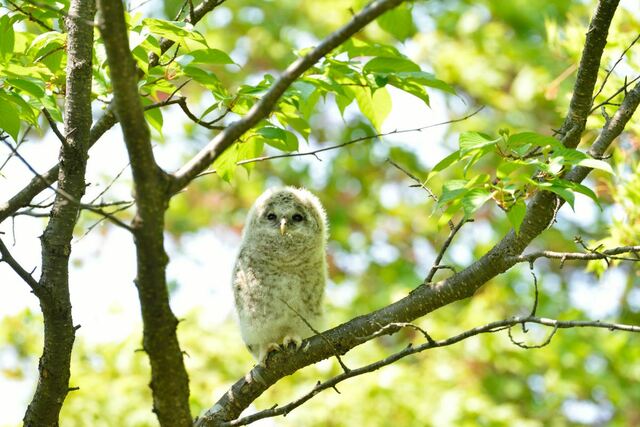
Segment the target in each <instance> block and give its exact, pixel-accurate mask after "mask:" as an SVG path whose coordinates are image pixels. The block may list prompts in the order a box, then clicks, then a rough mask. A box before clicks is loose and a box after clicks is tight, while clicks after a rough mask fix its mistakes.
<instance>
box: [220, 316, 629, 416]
mask: <svg viewBox="0 0 640 427" xmlns="http://www.w3.org/2000/svg"><path fill="white" fill-rule="evenodd" d="M525 323H536V324H539V325H544V326H549V327H552V328H553V332H552V333H551V334H550V335H549V336H548V337H547V339H546V340H545V341H544V342H543V343H542V344H538V345H526V344H523V343H521V342H518V341H515V340H513V339H512V342H513V343H514V344H515V345H517V346H519V347H521V348H525V349H530V348H539V347H543V346H545V345H547V344H549V342H550V341H551V338H552V337H553V335H554V334H555V331H557V330H558V329H570V328H602V329H608V330H610V331H625V332H635V333H640V326H636V325H624V324H619V323H604V322H600V321H589V320H573V321H561V320H555V319H547V318H542V317H534V316H529V317H514V318H512V319H506V320H501V321H497V322H492V323H488V324H486V325H484V326H479V327H476V328H473V329H469V330H467V331H465V332H463V333H461V334H458V335H455V336H453V337H450V338H446V339H443V340H439V341H434V340H429V339H427V342H426V343H424V344H421V345H419V346H416V347H414V346H412V345H411V344H410V345H409V346H408V347H406V348H405V349H404V350H401V351H399V352H397V353H394V354H392V355H391V356H389V357H386V358H385V359H382V360H379V361H377V362H374V363H370V364H368V365H365V366H362V367H360V368H357V369H352V370H350V371H347V372H343V373H341V374H340V375H337V376H335V377H333V378H331V379H329V380H326V381H323V382H318V383H317V384H316V385H315V387H313V389H312V390H311V391H309V392H308V393H306V394H304V395H303V396H301V397H300V398H298V399H296V400H294V401H293V402H291V403H289V404H287V405H284V406H279V407H274V408H271V409H267V410H264V411H260V412H257V413H255V414H252V415H249V416H246V417H243V418H240V419H238V420H235V421H230V422H225V423H221V424H220V426H225V427H231V426H242V425H247V424H251V423H253V422H255V421H258V420H261V419H264V418H270V417H275V416H278V415H287V414H289V413H290V412H291V411H293V410H294V409H295V408H297V407H298V406H300V405H302V404H303V403H305V402H307V401H308V400H310V399H311V398H313V397H314V396H316V395H317V394H318V393H320V392H321V391H323V390H327V389H330V388H335V387H336V385H338V384H339V383H341V382H343V381H345V380H347V379H349V378H353V377H357V376H360V375H363V374H366V373H370V372H373V371H377V370H378V369H380V368H383V367H384V366H387V365H390V364H392V363H395V362H397V361H398V360H400V359H403V358H405V357H407V356H410V355H413V354H416V353H420V352H423V351H425V350H430V349H432V348H438V347H447V346H450V345H453V344H457V343H459V342H460V341H463V340H465V339H467V338H471V337H474V336H477V335H480V334H487V333H495V332H499V331H502V330H504V329H507V330H508V331H509V333H510V331H511V328H512V327H513V326H516V325H518V324H525ZM401 327H412V328H417V326H415V325H413V324H411V323H406V324H403V325H400V326H398V327H397V328H395V330H394V332H396V331H398V330H399V329H400V328H401ZM418 329H420V328H418ZM385 332H386V331H385ZM385 334H386V333H385ZM510 337H511V335H510Z"/></svg>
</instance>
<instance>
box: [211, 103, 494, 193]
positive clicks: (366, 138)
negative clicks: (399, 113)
mask: <svg viewBox="0 0 640 427" xmlns="http://www.w3.org/2000/svg"><path fill="white" fill-rule="evenodd" d="M483 108H484V106H482V107H480V108H478V109H477V110H475V111H473V112H472V113H469V114H467V115H466V116H464V117H460V118H457V119H452V120H447V121H444V122H439V123H433V124H430V125H427V126H423V127H419V128H413V129H401V130H397V129H396V130H393V131H391V132H386V133H377V134H374V135H367V136H361V137H359V138H354V139H351V140H349V141H346V142H343V143H342V144H336V145H330V146H328V147H322V148H318V149H317V150H312V151H304V152H302V153H285V154H275V155H273V156H261V157H254V158H251V159H245V160H240V161H239V162H236V165H237V166H241V165H246V164H249V163H258V162H264V161H267V160H274V159H284V158H289V157H305V156H314V157H316V158H318V154H319V153H323V152H325V151H331V150H337V149H340V148H344V147H347V146H349V145H352V144H356V143H358V142H363V141H372V140H375V139H379V138H383V137H385V136H390V135H396V134H403V133H409V132H421V131H423V130H425V129H429V128H433V127H436V126H443V125H447V124H451V123H456V122H461V121H464V120H467V119H468V118H469V117H472V116H474V115H476V114H478V113H479V112H480V111H482V109H483ZM228 112H229V110H227V112H225V113H224V114H223V115H222V116H220V117H218V119H216V121H217V120H220V119H221V118H222V117H224V115H225V114H227V113H228ZM212 122H213V121H212ZM212 122H209V123H212ZM215 173H216V170H215V169H208V170H205V171H203V172H201V173H199V174H198V178H199V177H202V176H206V175H212V174H215ZM427 191H429V190H428V189H427Z"/></svg>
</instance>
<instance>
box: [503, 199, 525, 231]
mask: <svg viewBox="0 0 640 427" xmlns="http://www.w3.org/2000/svg"><path fill="white" fill-rule="evenodd" d="M526 213H527V205H526V204H525V203H524V200H517V201H516V202H515V203H514V204H513V205H511V207H510V208H509V210H508V211H507V218H508V219H509V222H510V223H511V226H512V227H513V229H514V230H515V232H516V234H518V233H520V226H521V225H522V220H523V219H524V215H525V214H526Z"/></svg>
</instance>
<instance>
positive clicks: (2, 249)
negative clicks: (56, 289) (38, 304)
mask: <svg viewBox="0 0 640 427" xmlns="http://www.w3.org/2000/svg"><path fill="white" fill-rule="evenodd" d="M0 255H2V258H0V262H6V263H7V264H8V265H9V267H11V269H13V271H15V272H16V274H17V275H18V276H20V278H21V279H22V280H24V281H25V283H26V284H27V285H29V287H30V288H31V291H32V292H33V293H34V294H35V295H36V296H38V297H39V295H40V284H39V283H38V282H37V281H36V279H34V278H33V276H32V275H31V273H29V272H28V271H27V270H25V269H24V268H23V267H22V266H21V265H20V264H19V263H18V261H16V260H15V259H14V258H13V256H11V252H9V249H8V248H7V247H6V246H5V244H4V242H3V241H2V239H0Z"/></svg>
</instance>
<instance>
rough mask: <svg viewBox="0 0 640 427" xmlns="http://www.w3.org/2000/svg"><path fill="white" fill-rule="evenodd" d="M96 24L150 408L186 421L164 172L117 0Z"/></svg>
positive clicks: (169, 426) (169, 425)
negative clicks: (121, 179) (126, 189)
mask: <svg viewBox="0 0 640 427" xmlns="http://www.w3.org/2000/svg"><path fill="white" fill-rule="evenodd" d="M97 3H98V9H99V11H100V13H101V18H100V22H99V24H98V27H99V29H100V32H101V34H102V37H103V39H104V44H105V48H106V52H107V60H108V63H109V69H110V71H111V81H112V85H113V104H114V111H115V114H116V116H117V118H118V121H119V122H120V125H121V127H122V133H123V134H124V140H125V145H126V147H127V152H128V153H129V161H130V163H131V170H132V173H133V181H134V187H135V200H136V206H137V212H136V216H135V218H134V220H133V224H132V227H133V233H134V236H135V244H136V255H137V277H136V280H135V284H136V287H137V289H138V296H139V299H140V307H141V310H142V321H143V334H144V338H143V348H144V350H145V351H146V353H147V354H148V356H149V361H150V364H151V383H150V387H151V391H152V394H153V408H154V412H155V413H156V415H157V417H158V420H159V422H160V425H162V426H163V427H180V426H189V425H191V424H192V422H191V414H190V409H189V379H188V377H187V372H186V369H185V367H184V361H183V358H182V351H181V350H180V345H179V343H178V337H177V334H176V329H177V326H178V320H177V319H176V317H175V316H174V314H173V312H172V311H171V307H170V306H169V292H168V290H167V280H166V265H167V262H168V258H167V255H166V253H165V250H164V236H163V233H164V214H165V210H166V208H167V205H168V204H167V202H168V201H167V197H166V195H167V184H168V180H167V176H166V174H165V172H164V171H163V170H162V169H161V168H160V167H159V166H158V165H157V163H156V161H155V159H154V156H153V150H152V146H151V139H150V134H149V128H148V126H147V123H146V121H145V119H144V114H143V109H142V105H141V103H140V95H139V94H138V88H137V81H138V76H137V72H136V67H135V62H134V60H133V57H132V55H131V52H130V51H129V41H128V38H127V28H126V24H125V19H124V10H123V6H122V2H121V1H120V0H116V1H112V0H98V2H97Z"/></svg>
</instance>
